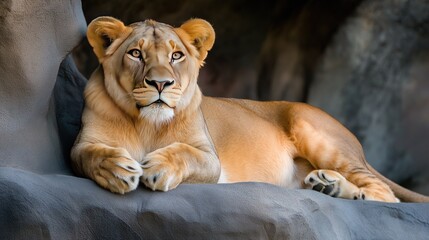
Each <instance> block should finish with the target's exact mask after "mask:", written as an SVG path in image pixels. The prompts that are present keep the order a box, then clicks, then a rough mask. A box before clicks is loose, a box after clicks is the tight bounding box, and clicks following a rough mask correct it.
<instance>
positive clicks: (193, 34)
mask: <svg viewBox="0 0 429 240" xmlns="http://www.w3.org/2000/svg"><path fill="white" fill-rule="evenodd" d="M87 36H88V41H89V43H90V44H91V46H92V47H93V49H94V52H95V54H96V55H97V57H98V59H99V62H100V65H101V69H100V71H102V74H103V80H104V85H105V89H106V90H107V92H108V94H109V96H110V97H111V98H112V99H113V101H114V102H115V104H116V105H117V106H119V107H120V108H121V109H122V110H123V111H125V112H126V113H128V114H130V115H132V116H136V117H140V118H143V119H146V120H148V121H150V122H153V123H157V124H160V123H164V122H168V121H169V120H171V119H172V118H173V117H174V116H175V114H177V113H178V112H180V111H183V110H184V109H186V107H187V106H188V105H189V104H190V103H191V102H192V101H193V98H194V96H195V95H196V93H199V89H198V87H197V77H198V72H199V68H200V66H202V64H203V63H204V59H205V58H206V56H207V52H208V51H209V50H210V49H211V48H212V46H213V43H214V38H215V33H214V30H213V28H212V26H211V25H210V24H209V23H208V22H206V21H204V20H202V19H191V20H188V21H187V22H185V23H184V24H183V25H182V26H180V27H179V28H173V27H171V26H169V25H166V24H163V23H158V22H155V21H153V20H146V21H144V22H138V23H134V24H131V25H129V26H125V25H124V24H123V23H122V22H121V21H119V20H117V19H115V18H112V17H99V18H97V19H95V20H93V21H92V22H91V23H90V24H89V26H88V32H87Z"/></svg>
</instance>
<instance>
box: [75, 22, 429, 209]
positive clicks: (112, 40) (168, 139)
mask: <svg viewBox="0 0 429 240" xmlns="http://www.w3.org/2000/svg"><path fill="white" fill-rule="evenodd" d="M87 36H88V41H89V43H90V44H91V46H92V47H93V49H94V52H95V54H96V55H97V57H98V59H99V62H100V66H99V67H98V69H97V70H96V71H95V72H94V73H93V74H92V76H91V78H90V80H89V82H88V85H87V87H86V90H85V100H86V106H85V109H84V112H83V116H82V123H83V125H82V130H81V132H80V134H79V137H78V138H77V140H76V143H75V145H74V147H73V149H72V153H71V156H72V159H73V166H74V169H75V171H76V172H77V173H80V174H82V175H84V176H87V177H89V178H91V179H93V180H94V181H96V182H97V183H98V184H99V185H100V186H102V187H104V188H106V189H109V190H110V191H112V192H115V193H121V194H123V193H125V192H129V191H132V190H134V189H136V188H137V186H138V183H139V181H142V182H143V183H144V185H146V186H147V187H148V188H150V189H152V190H161V191H168V190H171V189H174V188H176V187H177V186H178V185H179V184H180V183H183V182H186V183H216V182H219V183H233V182H241V181H258V182H267V183H272V184H276V185H279V186H283V187H287V188H312V189H314V190H317V191H320V192H323V193H325V194H328V195H330V196H333V197H340V198H347V199H365V200H377V201H386V202H397V201H398V199H397V197H398V198H399V199H402V200H405V201H428V198H427V197H425V196H422V195H419V194H417V193H414V192H411V191H408V190H406V189H404V188H402V187H400V186H398V185H396V184H394V183H392V182H391V181H389V180H387V179H386V178H384V177H383V176H381V175H380V174H379V173H377V172H376V171H375V170H374V169H373V168H371V167H370V166H369V165H368V164H367V162H366V160H365V157H364V154H363V151H362V147H361V145H360V143H359V142H358V140H357V139H356V138H355V137H354V136H353V134H352V133H350V132H349V131H348V130H347V129H346V128H344V127H343V126H342V125H341V124H340V123H339V122H337V121H336V120H334V119H333V118H332V117H330V116H329V115H328V114H326V113H324V112H323V111H321V110H319V109H317V108H315V107H311V106H309V105H307V104H303V103H291V102H257V101H250V100H238V99H222V98H211V97H205V96H203V95H202V93H201V91H200V89H199V87H198V85H197V78H198V73H199V68H200V67H201V66H202V65H203V64H204V59H205V58H206V57H207V53H208V51H209V50H210V49H211V48H212V46H213V44H214V39H215V33H214V30H213V28H212V26H211V25H210V24H209V23H208V22H206V21H205V20H202V19H191V20H189V21H187V22H185V23H184V24H183V25H182V26H180V27H179V28H173V27H171V26H169V25H166V24H163V23H158V22H155V21H153V20H146V21H144V22H138V23H134V24H131V25H129V26H125V25H124V24H123V23H122V22H121V21H119V20H117V19H115V18H112V17H99V18H97V19H95V20H93V21H92V22H91V23H90V24H89V26H88V32H87ZM392 190H393V191H392ZM394 193H395V194H396V196H395V194H394Z"/></svg>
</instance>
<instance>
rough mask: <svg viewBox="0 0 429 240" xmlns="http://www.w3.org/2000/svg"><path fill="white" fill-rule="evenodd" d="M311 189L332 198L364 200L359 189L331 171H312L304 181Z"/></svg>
mask: <svg viewBox="0 0 429 240" xmlns="http://www.w3.org/2000/svg"><path fill="white" fill-rule="evenodd" d="M304 183H305V184H307V185H308V186H310V187H311V189H313V190H315V191H318V192H321V193H324V194H327V195H329V196H332V197H339V198H346V199H365V195H363V194H362V193H361V191H360V190H359V188H358V187H357V186H356V185H354V184H353V183H351V182H349V181H348V180H347V179H346V178H345V177H343V175H341V174H340V173H338V172H336V171H333V170H326V169H322V170H314V171H311V172H310V173H309V174H308V175H307V177H305V179H304Z"/></svg>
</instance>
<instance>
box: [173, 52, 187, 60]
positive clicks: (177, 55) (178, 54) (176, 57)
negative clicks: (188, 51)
mask: <svg viewBox="0 0 429 240" xmlns="http://www.w3.org/2000/svg"><path fill="white" fill-rule="evenodd" d="M183 56H185V54H183V53H182V52H174V53H173V54H172V55H171V61H177V60H180V59H181V58H183Z"/></svg>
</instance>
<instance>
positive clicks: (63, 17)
mask: <svg viewBox="0 0 429 240" xmlns="http://www.w3.org/2000/svg"><path fill="white" fill-rule="evenodd" d="M85 30H86V23H85V19H84V18H83V15H82V10H81V3H80V1H77V0H71V1H68V3H67V4H64V1H60V0H51V1H25V0H13V1H12V0H4V1H2V2H1V3H0V35H1V36H2V40H1V43H0V53H1V54H0V66H1V67H0V136H1V137H0V166H11V167H19V168H24V169H28V170H32V171H36V172H43V173H54V172H69V170H68V168H67V167H66V161H65V160H64V158H63V156H62V152H61V145H60V142H59V136H58V132H57V126H56V118H55V111H54V104H53V101H52V90H53V89H54V85H55V80H56V76H57V73H58V69H59V66H60V63H61V61H62V60H63V58H64V57H65V56H66V55H67V54H68V53H69V52H70V50H71V49H72V48H73V47H74V46H75V45H76V44H78V43H79V41H80V40H81V39H82V37H83V36H84V34H85Z"/></svg>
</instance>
